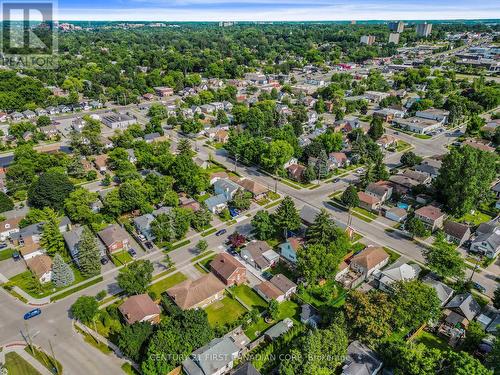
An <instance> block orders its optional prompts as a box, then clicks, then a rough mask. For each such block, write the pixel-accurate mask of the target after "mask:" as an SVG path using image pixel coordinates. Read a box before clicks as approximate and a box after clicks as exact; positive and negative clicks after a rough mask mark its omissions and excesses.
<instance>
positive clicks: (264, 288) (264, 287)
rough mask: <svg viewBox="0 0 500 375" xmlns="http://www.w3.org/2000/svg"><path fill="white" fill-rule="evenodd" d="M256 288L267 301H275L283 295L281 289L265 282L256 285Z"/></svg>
mask: <svg viewBox="0 0 500 375" xmlns="http://www.w3.org/2000/svg"><path fill="white" fill-rule="evenodd" d="M256 288H257V290H259V291H260V292H261V293H262V294H264V295H265V296H266V297H268V298H269V299H276V298H278V297H280V296H282V295H283V294H284V292H282V291H281V289H279V288H278V287H276V286H274V285H273V284H271V283H270V282H269V281H267V280H266V281H263V282H261V283H260V284H258V285H257V286H256Z"/></svg>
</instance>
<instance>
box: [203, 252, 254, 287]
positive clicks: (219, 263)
mask: <svg viewBox="0 0 500 375" xmlns="http://www.w3.org/2000/svg"><path fill="white" fill-rule="evenodd" d="M210 269H211V270H212V273H213V274H214V275H215V276H217V277H218V278H219V279H220V280H221V281H222V282H223V283H224V284H226V285H227V286H230V285H240V284H243V283H244V282H245V281H246V280H247V269H246V268H245V266H244V265H243V264H241V263H240V262H238V261H237V260H236V258H234V257H233V256H231V255H229V254H227V253H219V254H218V255H217V256H216V257H215V258H214V260H212V262H210Z"/></svg>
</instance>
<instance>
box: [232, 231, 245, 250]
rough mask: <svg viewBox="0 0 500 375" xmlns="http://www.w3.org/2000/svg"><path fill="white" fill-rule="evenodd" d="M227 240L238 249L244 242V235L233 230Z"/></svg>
mask: <svg viewBox="0 0 500 375" xmlns="http://www.w3.org/2000/svg"><path fill="white" fill-rule="evenodd" d="M228 240H229V242H230V243H231V246H233V247H234V248H236V249H239V248H240V247H241V246H243V245H244V244H245V242H246V240H247V239H246V238H245V236H244V235H242V234H240V233H238V232H234V233H233V234H231V235H230V236H229V237H228Z"/></svg>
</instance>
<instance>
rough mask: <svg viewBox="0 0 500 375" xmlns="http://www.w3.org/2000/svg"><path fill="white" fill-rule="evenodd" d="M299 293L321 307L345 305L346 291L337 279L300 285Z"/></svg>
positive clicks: (318, 307)
mask: <svg viewBox="0 0 500 375" xmlns="http://www.w3.org/2000/svg"><path fill="white" fill-rule="evenodd" d="M297 294H298V296H299V297H300V298H301V299H302V300H303V301H304V302H306V303H309V304H310V305H312V306H314V307H316V308H317V309H320V308H322V307H338V306H341V305H343V303H344V300H345V294H346V291H345V290H344V288H342V287H341V286H340V285H339V284H337V283H336V282H335V281H327V282H326V283H325V284H323V285H312V286H310V287H308V288H304V287H299V289H298V290H297Z"/></svg>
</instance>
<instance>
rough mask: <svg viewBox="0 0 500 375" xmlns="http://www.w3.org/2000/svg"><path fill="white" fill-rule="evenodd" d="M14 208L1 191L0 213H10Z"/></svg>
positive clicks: (10, 200)
mask: <svg viewBox="0 0 500 375" xmlns="http://www.w3.org/2000/svg"><path fill="white" fill-rule="evenodd" d="M13 208H14V202H13V201H12V199H10V197H9V196H8V195H7V194H5V193H4V192H3V191H0V212H5V211H10V210H12V209H13Z"/></svg>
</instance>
